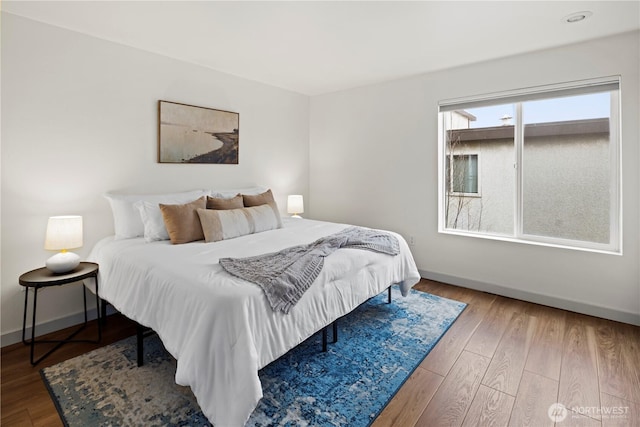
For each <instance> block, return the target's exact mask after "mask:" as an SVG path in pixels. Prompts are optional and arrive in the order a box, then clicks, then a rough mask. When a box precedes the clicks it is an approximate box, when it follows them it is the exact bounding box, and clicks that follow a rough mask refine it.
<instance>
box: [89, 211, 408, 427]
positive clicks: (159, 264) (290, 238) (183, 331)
mask: <svg viewBox="0 0 640 427" xmlns="http://www.w3.org/2000/svg"><path fill="white" fill-rule="evenodd" d="M112 207H113V206H112ZM114 215H115V209H114ZM114 219H115V218H114ZM347 227H348V225H346V224H337V223H329V222H321V221H314V220H308V219H291V218H282V219H281V227H280V228H275V229H272V230H266V231H262V232H259V233H253V234H249V235H242V236H238V237H236V238H231V239H225V240H221V241H217V242H215V243H205V242H204V241H194V242H190V243H185V244H179V245H176V244H172V243H171V241H170V240H162V239H156V240H151V241H149V239H146V238H145V237H132V238H118V237H117V236H111V237H107V238H104V239H102V240H101V241H99V242H98V243H97V244H96V245H95V247H94V248H93V250H92V251H91V254H90V256H89V260H90V261H93V262H96V263H98V264H99V265H100V272H99V280H100V297H101V298H102V299H104V300H106V301H108V302H109V303H110V304H112V305H113V306H114V308H115V309H117V310H118V311H120V312H121V313H122V314H124V315H125V316H127V317H129V318H130V319H132V320H134V321H136V322H138V323H139V324H140V325H144V326H146V327H149V328H151V329H153V330H154V331H155V332H156V333H157V334H158V336H159V337H160V339H161V340H162V342H163V344H164V345H165V347H166V349H167V351H168V352H169V353H170V354H171V355H172V356H173V357H174V358H175V359H176V360H177V369H176V375H175V381H176V383H177V384H180V385H183V386H189V387H191V389H192V391H193V393H194V395H195V397H196V399H197V400H198V404H199V405H200V407H201V409H202V411H203V413H204V414H205V415H206V416H207V418H208V419H209V420H210V421H211V422H212V423H213V424H214V425H215V426H216V427H220V426H240V425H243V424H244V423H245V422H246V420H247V419H248V417H249V416H250V414H251V412H252V411H253V409H254V408H255V406H256V405H257V403H258V401H259V400H260V398H261V397H262V389H261V385H260V380H259V378H258V370H259V369H261V368H262V367H264V366H266V365H267V364H269V363H270V362H272V361H274V360H276V359H277V358H279V357H280V356H282V355H283V354H285V353H286V352H287V351H288V350H290V349H291V348H293V347H295V346H296V345H298V344H299V343H301V342H302V341H304V340H305V339H307V338H308V337H310V336H311V335H313V334H314V333H316V332H318V331H320V330H322V329H323V328H325V327H326V326H327V325H330V324H331V323H332V322H334V321H335V320H336V319H338V318H339V317H341V316H344V315H346V314H348V313H349V312H351V311H352V310H353V309H355V308H356V307H357V306H359V305H360V304H362V303H363V302H364V301H366V300H367V299H369V298H370V297H372V296H374V295H377V294H378V293H381V292H383V291H385V290H386V289H387V288H388V287H389V286H390V285H394V284H397V285H398V286H400V289H401V291H402V293H403V294H406V293H407V292H408V291H409V289H410V288H411V287H412V286H413V285H414V284H416V283H417V282H418V281H419V279H420V276H419V273H418V270H417V268H416V265H415V262H414V260H413V258H412V256H411V253H410V250H409V248H408V245H407V243H406V241H405V240H404V239H403V238H402V237H401V236H400V235H398V234H396V233H390V234H392V235H394V236H396V237H397V239H398V242H399V246H400V253H399V255H396V256H390V255H386V254H383V253H378V252H373V251H367V250H359V249H340V250H338V251H336V252H334V253H332V254H331V255H329V256H327V257H326V259H325V261H324V267H323V268H322V270H321V272H320V274H319V276H318V277H317V279H316V280H315V281H314V282H313V284H312V285H311V286H310V287H309V289H308V290H307V291H306V292H305V293H304V294H303V295H302V297H301V298H300V300H299V301H298V302H297V304H295V306H293V307H292V308H291V309H290V311H289V313H288V314H285V313H283V312H280V311H274V310H273V309H272V308H271V306H270V305H269V303H268V301H267V298H266V297H265V294H264V292H263V290H262V289H261V288H260V287H259V286H257V285H255V284H253V283H250V282H248V281H245V280H243V279H240V278H238V277H235V276H233V275H231V274H229V273H227V272H226V271H225V270H224V269H223V268H222V267H221V266H220V264H219V262H218V261H219V260H220V259H221V258H226V257H238V258H241V257H250V256H255V255H260V254H264V253H271V252H275V251H279V250H282V249H286V248H289V247H292V246H295V245H300V244H308V243H311V242H313V241H315V240H317V239H319V238H322V237H324V236H328V235H331V234H334V233H337V232H340V231H342V230H344V229H345V228H347ZM117 231H118V227H117V226H116V232H117Z"/></svg>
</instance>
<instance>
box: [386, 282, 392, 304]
mask: <svg viewBox="0 0 640 427" xmlns="http://www.w3.org/2000/svg"><path fill="white" fill-rule="evenodd" d="M388 289H389V300H388V301H387V304H391V286H389V288H388Z"/></svg>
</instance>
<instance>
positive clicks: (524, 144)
mask: <svg viewBox="0 0 640 427" xmlns="http://www.w3.org/2000/svg"><path fill="white" fill-rule="evenodd" d="M618 92H619V79H618V78H617V77H616V78H606V79H597V80H590V81H583V82H573V83H570V84H561V85H554V86H547V87H536V88H531V89H526V90H520V91H512V92H508V93H501V94H493V95H487V96H482V97H474V98H468V99H458V100H449V101H443V102H441V103H440V112H439V129H440V132H439V133H440V147H439V152H440V169H439V170H440V192H439V193H440V202H439V207H440V215H439V217H440V220H439V229H440V231H441V232H444V233H455V234H465V235H470V236H475V237H487V238H494V239H496V238H497V239H505V240H517V241H522V242H529V243H537V244H547V245H554V246H563V247H571V248H579V249H586V250H596V251H604V252H613V253H619V252H620V248H621V242H620V236H621V230H620V227H621V222H620V218H619V216H620V143H619V126H620V121H619V96H618ZM480 172H481V173H480Z"/></svg>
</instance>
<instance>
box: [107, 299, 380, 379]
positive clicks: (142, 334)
mask: <svg viewBox="0 0 640 427" xmlns="http://www.w3.org/2000/svg"><path fill="white" fill-rule="evenodd" d="M387 292H388V298H387V304H391V286H389V287H388V288H387ZM100 301H101V309H102V319H103V321H104V320H105V319H106V318H107V304H108V302H107V301H105V300H103V299H102V298H101V299H100ZM346 315H348V313H347V314H346ZM346 315H345V316H346ZM331 328H332V332H333V334H332V335H333V340H332V341H331V342H332V343H337V342H338V320H335V321H334V322H333V323H331ZM328 330H329V325H327V326H325V327H324V328H322V352H326V351H327V342H328V335H329V334H328ZM154 334H155V332H154V331H153V329H151V328H148V327H146V326H142V325H141V324H139V323H137V322H136V347H137V353H136V357H137V362H138V367H140V366H143V365H144V339H145V338H146V337H149V336H152V335H154Z"/></svg>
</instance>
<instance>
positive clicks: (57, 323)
mask: <svg viewBox="0 0 640 427" xmlns="http://www.w3.org/2000/svg"><path fill="white" fill-rule="evenodd" d="M115 312H116V310H114V309H113V307H111V306H108V307H107V316H108V315H110V314H113V313H115ZM96 317H97V314H96V310H95V308H94V309H90V310H89V312H88V313H87V319H88V320H95V319H96ZM83 322H84V311H81V312H79V313H76V314H72V315H71V316H67V317H62V318H60V319H55V320H51V321H49V322H45V323H41V324H38V325H36V334H37V335H36V338H37V337H39V336H41V335H45V334H49V333H51V332H56V331H59V330H60V329H65V328H69V327H71V326H76V325H79V324H81V323H83ZM25 332H26V334H25V335H26V336H27V339H29V338H31V328H27V329H26V331H25ZM21 341H22V329H19V330H17V331H13V332H7V333H5V334H3V335H2V336H0V347H6V346H8V345H12V344H15V343H19V342H21Z"/></svg>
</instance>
